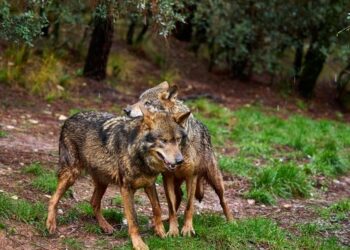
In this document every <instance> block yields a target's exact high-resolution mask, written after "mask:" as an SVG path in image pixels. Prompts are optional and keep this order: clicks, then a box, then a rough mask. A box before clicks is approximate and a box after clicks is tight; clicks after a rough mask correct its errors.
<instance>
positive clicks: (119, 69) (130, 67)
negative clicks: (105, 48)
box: [107, 53, 136, 81]
mask: <svg viewBox="0 0 350 250" xmlns="http://www.w3.org/2000/svg"><path fill="white" fill-rule="evenodd" d="M135 66H136V64H135V62H134V58H131V57H130V56H128V55H126V54H121V53H118V54H115V53H111V54H110V56H109V58H108V65H107V75H108V76H110V77H113V78H116V80H119V81H126V80H129V79H130V78H131V77H132V75H133V72H134V70H135Z"/></svg>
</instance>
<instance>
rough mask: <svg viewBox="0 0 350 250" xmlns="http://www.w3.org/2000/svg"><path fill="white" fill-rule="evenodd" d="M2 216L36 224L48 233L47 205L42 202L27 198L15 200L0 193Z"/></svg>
mask: <svg viewBox="0 0 350 250" xmlns="http://www.w3.org/2000/svg"><path fill="white" fill-rule="evenodd" d="M0 218H1V219H15V220H18V221H21V222H24V223H27V224H31V225H34V226H35V227H36V228H37V229H38V230H39V231H40V232H42V233H44V234H45V233H46V230H45V225H44V221H45V219H46V207H45V205H44V204H43V203H41V202H36V203H31V202H28V201H26V200H22V199H19V200H14V199H12V198H11V197H9V195H6V194H3V193H0Z"/></svg>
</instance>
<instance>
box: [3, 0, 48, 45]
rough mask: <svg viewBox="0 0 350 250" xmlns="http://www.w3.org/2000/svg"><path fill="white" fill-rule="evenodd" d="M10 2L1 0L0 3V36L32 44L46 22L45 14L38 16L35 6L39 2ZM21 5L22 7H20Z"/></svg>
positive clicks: (38, 4)
mask: <svg viewBox="0 0 350 250" xmlns="http://www.w3.org/2000/svg"><path fill="white" fill-rule="evenodd" d="M25 5H26V4H23V5H21V4H18V5H17V6H16V4H12V5H10V4H9V3H8V1H6V0H2V1H1V3H0V38H2V39H5V40H8V41H13V42H15V43H19V42H24V43H26V44H28V45H31V46H33V40H34V39H35V38H37V37H38V36H40V34H41V29H42V27H43V26H44V25H46V24H47V19H46V17H45V16H39V15H38V13H37V12H36V11H35V8H37V7H39V6H40V5H41V2H38V3H37V2H36V1H30V2H29V4H28V5H27V6H26V7H27V8H25V7H24V6H25ZM22 6H23V9H21V7H22Z"/></svg>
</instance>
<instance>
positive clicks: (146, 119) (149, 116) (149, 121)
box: [140, 105, 154, 128]
mask: <svg viewBox="0 0 350 250" xmlns="http://www.w3.org/2000/svg"><path fill="white" fill-rule="evenodd" d="M140 110H141V112H142V115H143V124H144V125H145V126H146V127H147V128H152V127H153V120H154V119H153V115H154V114H153V113H152V112H150V111H148V109H146V108H145V106H143V105H140Z"/></svg>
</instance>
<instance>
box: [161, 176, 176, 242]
mask: <svg viewBox="0 0 350 250" xmlns="http://www.w3.org/2000/svg"><path fill="white" fill-rule="evenodd" d="M174 178H175V177H174V175H172V174H169V175H166V174H164V175H163V182H164V190H165V195H166V198H167V201H168V207H169V231H168V233H167V236H179V224H178V221H177V215H176V195H175V186H174V183H175V180H174Z"/></svg>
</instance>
